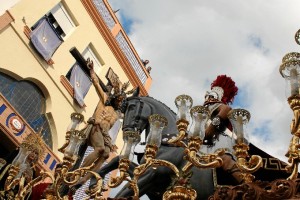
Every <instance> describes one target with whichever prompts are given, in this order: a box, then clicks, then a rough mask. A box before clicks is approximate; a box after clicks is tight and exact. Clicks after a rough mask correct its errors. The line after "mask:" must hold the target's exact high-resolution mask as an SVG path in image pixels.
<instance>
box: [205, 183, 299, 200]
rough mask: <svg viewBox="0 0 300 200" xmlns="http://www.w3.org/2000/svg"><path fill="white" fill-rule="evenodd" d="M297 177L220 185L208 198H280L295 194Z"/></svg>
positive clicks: (231, 199)
mask: <svg viewBox="0 0 300 200" xmlns="http://www.w3.org/2000/svg"><path fill="white" fill-rule="evenodd" d="M298 187H299V179H297V180H296V181H291V180H285V179H279V180H275V181H273V182H261V181H256V182H252V183H244V184H241V185H238V186H220V187H219V188H217V190H216V192H215V193H214V194H213V195H212V196H211V197H209V200H220V199H222V200H237V199H263V200H282V199H292V198H293V197H295V196H296V193H297V190H298Z"/></svg>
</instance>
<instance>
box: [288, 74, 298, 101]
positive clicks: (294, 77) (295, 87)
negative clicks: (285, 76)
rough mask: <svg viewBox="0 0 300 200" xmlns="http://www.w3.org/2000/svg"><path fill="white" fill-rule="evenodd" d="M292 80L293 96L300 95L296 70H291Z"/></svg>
mask: <svg viewBox="0 0 300 200" xmlns="http://www.w3.org/2000/svg"><path fill="white" fill-rule="evenodd" d="M290 78H291V80H290V81H291V96H293V95H297V94H299V82H298V73H297V70H296V69H291V71H290Z"/></svg>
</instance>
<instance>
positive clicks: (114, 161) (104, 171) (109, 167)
mask: <svg viewBox="0 0 300 200" xmlns="http://www.w3.org/2000/svg"><path fill="white" fill-rule="evenodd" d="M119 161H120V156H116V157H114V158H113V159H112V160H111V161H110V162H109V163H108V164H106V165H105V166H103V167H101V168H100V169H99V170H98V171H96V172H97V173H98V174H99V175H100V176H101V178H102V179H104V177H105V175H106V174H108V173H109V172H111V171H113V170H115V169H118V166H119ZM136 166H137V165H136V164H135V163H132V162H130V164H129V169H128V171H127V172H128V174H129V175H130V176H131V177H132V176H133V170H134V168H135V167H136ZM96 182H97V181H96V178H95V177H94V176H93V177H92V178H91V181H90V186H89V187H90V188H93V186H94V185H95V184H96Z"/></svg>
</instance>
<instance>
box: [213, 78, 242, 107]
mask: <svg viewBox="0 0 300 200" xmlns="http://www.w3.org/2000/svg"><path fill="white" fill-rule="evenodd" d="M211 92H213V93H215V94H217V99H218V100H219V101H222V102H223V103H225V104H231V103H232V102H233V100H234V97H235V95H236V94H237V92H238V88H237V87H236V85H235V82H234V81H233V80H232V79H231V78H230V77H228V76H226V75H219V76H217V78H216V80H214V81H213V82H212V83H211Z"/></svg>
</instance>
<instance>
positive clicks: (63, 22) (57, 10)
mask: <svg viewBox="0 0 300 200" xmlns="http://www.w3.org/2000/svg"><path fill="white" fill-rule="evenodd" d="M47 16H48V18H49V22H50V23H51V24H52V25H53V27H54V29H55V30H56V32H57V33H58V34H59V35H60V36H61V37H62V38H65V37H66V36H67V35H69V34H70V33H71V31H72V30H73V29H74V27H75V24H74V22H73V21H72V19H71V17H70V15H69V14H68V12H67V11H66V9H65V7H64V6H63V4H62V3H59V4H57V5H56V6H55V7H54V8H52V9H51V10H50V12H49V13H48V14H47Z"/></svg>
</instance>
